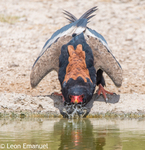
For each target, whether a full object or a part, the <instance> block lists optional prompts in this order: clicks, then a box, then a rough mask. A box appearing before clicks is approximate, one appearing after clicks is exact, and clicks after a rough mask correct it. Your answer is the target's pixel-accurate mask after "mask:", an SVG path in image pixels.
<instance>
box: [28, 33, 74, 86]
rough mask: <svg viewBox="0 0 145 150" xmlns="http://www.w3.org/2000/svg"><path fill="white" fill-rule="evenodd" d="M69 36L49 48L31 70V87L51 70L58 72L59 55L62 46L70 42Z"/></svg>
mask: <svg viewBox="0 0 145 150" xmlns="http://www.w3.org/2000/svg"><path fill="white" fill-rule="evenodd" d="M71 38H72V37H71V36H63V37H61V38H59V39H58V41H57V42H56V43H53V44H51V46H50V47H49V48H48V49H47V50H46V51H45V52H44V53H43V55H41V57H40V58H39V59H38V58H37V62H36V63H35V65H34V66H33V68H32V71H31V75H30V82H31V86H32V87H35V86H37V85H38V83H39V82H40V81H41V80H42V79H43V78H44V77H45V76H46V75H47V74H48V73H49V72H50V71H52V70H56V71H57V72H58V69H59V55H60V53H61V47H62V45H64V44H66V43H68V42H69V41H70V40H71Z"/></svg>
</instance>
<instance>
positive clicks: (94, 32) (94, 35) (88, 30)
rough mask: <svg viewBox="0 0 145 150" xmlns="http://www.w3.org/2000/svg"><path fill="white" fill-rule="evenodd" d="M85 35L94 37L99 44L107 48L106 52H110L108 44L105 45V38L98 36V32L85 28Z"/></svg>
mask: <svg viewBox="0 0 145 150" xmlns="http://www.w3.org/2000/svg"><path fill="white" fill-rule="evenodd" d="M85 34H86V35H89V36H91V37H94V38H97V39H98V40H99V41H101V43H102V44H103V45H104V46H105V47H106V48H107V50H108V51H110V52H111V50H110V48H109V46H108V44H107V41H106V40H105V38H104V37H103V36H102V35H101V34H99V33H98V32H96V31H95V30H92V29H90V28H87V29H86V32H85Z"/></svg>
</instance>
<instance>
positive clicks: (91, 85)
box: [58, 33, 96, 104]
mask: <svg viewBox="0 0 145 150" xmlns="http://www.w3.org/2000/svg"><path fill="white" fill-rule="evenodd" d="M79 44H81V45H82V48H83V51H84V52H85V56H86V58H85V62H86V66H87V69H88V70H89V76H90V79H91V81H90V79H89V78H87V82H85V81H84V80H83V79H82V77H81V76H78V78H77V79H76V80H74V79H72V78H70V79H69V80H68V81H67V82H63V81H64V78H65V75H66V67H67V66H68V63H69V62H68V59H69V53H68V45H73V47H74V49H76V48H77V45H79ZM58 78H59V81H60V84H61V88H62V94H63V96H64V98H65V101H66V102H67V103H70V102H71V99H70V98H69V96H70V95H84V97H83V103H84V104H86V103H87V102H89V101H90V100H91V98H92V96H93V93H94V90H95V87H96V69H95V68H94V57H93V53H92V50H91V48H90V46H89V45H88V44H87V43H86V40H85V38H84V35H83V33H82V34H80V35H76V36H75V37H73V38H72V40H71V41H70V42H69V43H68V44H66V45H63V46H62V48H61V55H60V57H59V73H58Z"/></svg>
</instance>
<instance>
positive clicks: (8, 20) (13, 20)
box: [0, 14, 20, 24]
mask: <svg viewBox="0 0 145 150" xmlns="http://www.w3.org/2000/svg"><path fill="white" fill-rule="evenodd" d="M19 19H20V17H18V16H10V15H4V14H0V22H5V23H9V24H14V23H16V22H18V20H19Z"/></svg>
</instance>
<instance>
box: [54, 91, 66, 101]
mask: <svg viewBox="0 0 145 150" xmlns="http://www.w3.org/2000/svg"><path fill="white" fill-rule="evenodd" d="M52 95H57V96H61V97H62V99H63V101H65V99H64V96H63V95H62V93H57V92H54V93H52Z"/></svg>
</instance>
